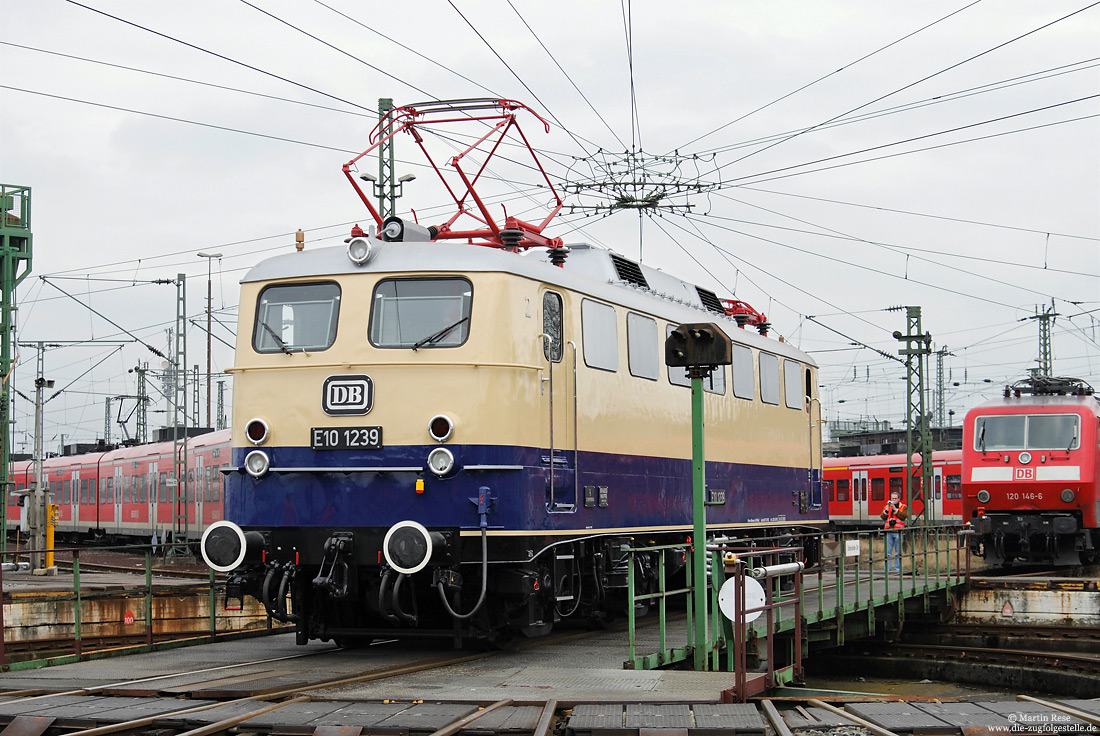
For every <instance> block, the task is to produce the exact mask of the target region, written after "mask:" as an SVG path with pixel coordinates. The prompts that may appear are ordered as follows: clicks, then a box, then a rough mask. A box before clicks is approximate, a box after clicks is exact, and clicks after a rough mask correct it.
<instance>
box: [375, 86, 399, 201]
mask: <svg viewBox="0 0 1100 736" xmlns="http://www.w3.org/2000/svg"><path fill="white" fill-rule="evenodd" d="M392 110H393V100H392V99H391V98H389V97H381V98H379V100H378V125H379V129H380V130H381V131H382V132H383V133H388V132H389V128H390V126H392V125H393V118H391V117H390V112H391V111H392ZM394 165H395V162H394V153H393V139H392V138H390V139H388V140H386V141H385V143H383V144H382V145H381V146H379V147H378V214H380V215H382V219H383V220H385V219H386V218H387V217H392V216H393V215H395V214H397V188H396V187H394Z"/></svg>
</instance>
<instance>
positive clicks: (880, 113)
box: [699, 57, 1100, 153]
mask: <svg viewBox="0 0 1100 736" xmlns="http://www.w3.org/2000/svg"><path fill="white" fill-rule="evenodd" d="M1097 61H1100V57H1091V58H1088V59H1084V60H1082V61H1078V62H1074V63H1072V64H1063V65H1060V66H1056V67H1052V68H1049V69H1043V70H1040V71H1037V72H1029V73H1028V74H1024V75H1018V76H1015V77H1009V78H1007V79H1002V80H999V81H997V82H987V83H985V84H982V85H978V86H977V87H969V88H966V89H962V90H956V91H955V92H949V93H945V94H938V95H935V96H933V97H929V98H925V99H922V100H917V101H915V102H906V103H904V104H901V105H895V106H893V107H886V108H882V109H879V110H872V111H869V112H865V113H862V114H859V115H849V116H845V117H842V118H838V119H836V120H834V121H832V122H830V123H826V124H824V125H820V126H818V127H817V128H815V129H814V130H813V131H812V133H821V132H824V131H827V130H833V129H835V128H840V127H843V126H847V125H855V124H858V123H864V122H868V121H871V120H877V119H880V118H884V117H890V116H893V115H900V114H903V113H907V112H913V111H915V110H920V109H922V108H926V107H931V106H933V105H943V104H947V103H951V102H957V101H959V100H963V99H967V98H970V97H974V96H977V95H985V94H991V93H993V92H1001V91H1004V90H1006V89H1010V88H1012V87H1017V86H1020V85H1023V84H1033V83H1035V82H1042V81H1047V80H1049V79H1053V78H1056V77H1059V76H1063V75H1066V74H1073V73H1076V72H1083V71H1088V70H1089V69H1095V68H1096V67H1097V66H1100V65H1098V64H1097V63H1096V62H1097ZM795 132H797V131H794V130H787V131H783V132H780V133H772V134H770V135H765V136H761V137H758V138H750V139H748V140H743V141H739V142H737V143H730V144H727V145H724V146H719V147H716V148H709V149H706V150H704V151H700V152H699V153H725V152H728V151H735V150H737V149H740V148H749V147H751V146H758V145H761V144H763V143H770V142H771V141H775V140H779V139H782V138H785V137H786V136H788V135H791V134H792V133H795ZM807 135H808V134H807Z"/></svg>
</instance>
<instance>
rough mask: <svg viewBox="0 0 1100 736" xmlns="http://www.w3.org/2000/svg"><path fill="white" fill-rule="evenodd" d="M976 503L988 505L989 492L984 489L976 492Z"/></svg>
mask: <svg viewBox="0 0 1100 736" xmlns="http://www.w3.org/2000/svg"><path fill="white" fill-rule="evenodd" d="M978 502H979V503H989V491H987V490H985V489H984V488H983V489H982V490H980V491H978Z"/></svg>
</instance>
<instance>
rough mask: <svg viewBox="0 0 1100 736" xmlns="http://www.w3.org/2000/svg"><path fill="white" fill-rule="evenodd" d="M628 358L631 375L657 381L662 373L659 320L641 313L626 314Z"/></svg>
mask: <svg viewBox="0 0 1100 736" xmlns="http://www.w3.org/2000/svg"><path fill="white" fill-rule="evenodd" d="M626 358H627V364H628V365H629V367H630V375H632V376H637V377H638V378H646V379H649V380H650V381H656V380H657V378H658V377H659V376H660V375H661V367H660V360H659V359H658V358H657V322H656V321H654V320H652V319H650V318H649V317H644V316H642V315H640V314H634V313H633V312H628V313H627V315H626Z"/></svg>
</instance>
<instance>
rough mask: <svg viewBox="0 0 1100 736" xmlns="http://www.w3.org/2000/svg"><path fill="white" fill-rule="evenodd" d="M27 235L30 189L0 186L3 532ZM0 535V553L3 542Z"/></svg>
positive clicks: (29, 256) (0, 514)
mask: <svg viewBox="0 0 1100 736" xmlns="http://www.w3.org/2000/svg"><path fill="white" fill-rule="evenodd" d="M32 243H33V237H32V235H31V189H30V187H21V186H14V185H11V184H0V292H2V295H0V300H2V302H0V343H2V344H0V377H2V380H3V387H2V388H0V488H2V489H3V493H4V497H5V502H4V503H2V504H0V524H3V526H2V527H0V528H4V529H6V528H7V522H8V518H7V517H8V504H7V501H6V499H7V495H8V492H9V491H10V490H11V488H10V485H11V482H12V481H11V428H12V416H11V376H12V370H13V369H14V368H15V364H14V358H13V354H12V353H13V347H14V345H15V330H14V327H15V309H16V305H15V287H17V286H18V285H19V284H20V283H21V282H22V281H23V279H25V278H27V276H28V275H29V274H30V272H31V260H32V255H33V248H32ZM6 536H7V535H4V534H0V550H4V549H7V540H6Z"/></svg>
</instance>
